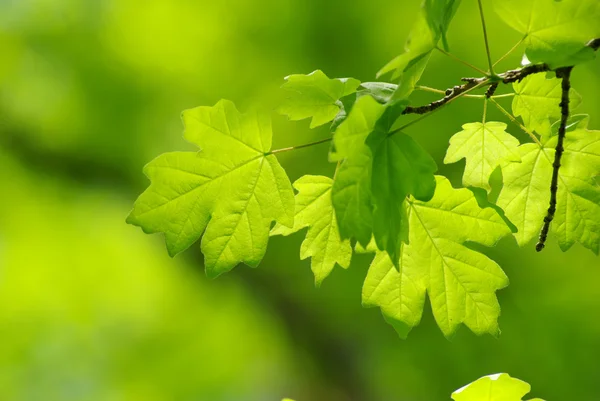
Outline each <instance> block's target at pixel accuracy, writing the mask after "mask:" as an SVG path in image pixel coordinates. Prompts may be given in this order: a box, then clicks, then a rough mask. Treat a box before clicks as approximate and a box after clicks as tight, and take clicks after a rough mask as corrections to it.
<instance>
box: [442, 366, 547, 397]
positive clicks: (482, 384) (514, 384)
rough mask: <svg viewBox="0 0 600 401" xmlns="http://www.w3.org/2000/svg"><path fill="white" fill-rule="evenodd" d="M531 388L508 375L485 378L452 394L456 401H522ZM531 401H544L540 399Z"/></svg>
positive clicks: (502, 374)
mask: <svg viewBox="0 0 600 401" xmlns="http://www.w3.org/2000/svg"><path fill="white" fill-rule="evenodd" d="M530 391H531V386H530V385H529V384H527V383H525V382H524V381H522V380H519V379H515V378H513V377H510V376H509V375H508V374H506V373H498V374H495V375H489V376H484V377H482V378H480V379H477V380H475V381H474V382H473V383H470V384H467V385H466V386H464V387H462V388H460V389H458V390H456V391H455V392H453V393H452V399H453V400H454V401H522V400H523V397H524V396H525V395H527V394H528V393H529V392H530ZM529 401H543V400H542V399H540V398H535V399H531V400H529Z"/></svg>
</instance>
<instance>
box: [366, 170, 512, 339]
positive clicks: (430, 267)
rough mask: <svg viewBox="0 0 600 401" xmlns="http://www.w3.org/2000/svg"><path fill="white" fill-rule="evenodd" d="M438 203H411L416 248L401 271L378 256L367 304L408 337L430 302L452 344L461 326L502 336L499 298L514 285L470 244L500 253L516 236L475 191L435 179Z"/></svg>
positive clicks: (404, 250) (405, 254)
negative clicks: (482, 203) (500, 247)
mask: <svg viewBox="0 0 600 401" xmlns="http://www.w3.org/2000/svg"><path fill="white" fill-rule="evenodd" d="M436 181H437V185H436V191H435V195H434V197H433V198H432V199H431V200H429V201H427V202H423V201H418V200H415V199H414V198H411V199H410V200H409V201H407V202H406V210H407V211H406V214H407V215H408V221H409V226H410V230H409V233H408V234H409V242H408V244H402V247H401V252H400V256H399V259H398V265H399V267H400V269H399V270H397V269H396V268H395V267H394V264H393V263H392V261H391V260H390V258H389V257H388V255H387V254H386V253H383V252H378V253H377V255H376V257H375V260H374V261H373V263H372V264H371V266H370V268H369V272H368V274H367V278H366V279H365V283H364V286H363V295H362V297H363V304H364V305H365V306H378V307H380V308H381V310H382V312H383V315H384V317H385V318H386V320H387V321H388V322H390V323H392V325H393V326H394V328H395V329H396V330H397V331H398V333H399V334H400V335H401V336H402V337H405V336H406V335H407V334H408V332H409V331H410V329H411V328H412V327H414V326H416V325H417V324H419V322H420V320H421V315H422V313H423V306H424V302H425V294H426V293H428V294H429V298H430V300H431V307H432V310H433V314H434V317H435V319H436V321H437V323H438V326H439V327H440V329H441V330H442V332H443V333H444V335H446V336H448V337H449V336H452V335H453V334H454V332H455V331H456V330H457V328H458V326H459V325H460V324H461V323H464V324H465V325H467V326H468V327H469V328H470V329H471V330H472V331H473V332H475V333H476V334H483V333H490V334H492V335H497V334H498V333H499V329H498V322H497V319H498V316H499V314H500V307H499V305H498V301H497V299H496V296H495V291H496V290H499V289H501V288H504V287H506V286H507V285H508V278H507V277H506V275H505V274H504V272H503V271H502V269H500V267H499V266H498V265H497V264H496V263H495V262H494V261H492V260H491V259H489V258H488V257H486V256H485V255H483V254H481V253H479V252H477V251H474V250H472V249H470V248H468V247H466V246H465V245H464V244H465V242H467V241H469V242H477V243H480V244H482V245H485V246H493V245H495V244H496V243H497V242H498V241H499V240H500V239H501V238H502V237H504V236H505V235H508V234H510V232H511V231H510V229H509V228H508V226H507V225H506V223H505V222H504V220H503V219H502V218H501V217H500V215H499V214H498V213H497V212H496V211H495V210H494V209H493V208H488V207H486V208H481V207H480V206H479V205H478V203H477V200H476V198H475V196H474V195H473V193H472V192H471V191H469V190H468V189H464V188H463V189H454V188H452V186H451V185H450V182H449V181H448V180H447V179H446V178H444V177H441V176H436Z"/></svg>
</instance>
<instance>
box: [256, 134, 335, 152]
mask: <svg viewBox="0 0 600 401" xmlns="http://www.w3.org/2000/svg"><path fill="white" fill-rule="evenodd" d="M332 139H333V138H325V139H321V140H320V141H315V142H310V143H305V144H303V145H297V146H290V147H289V148H281V149H275V150H272V151H270V152H267V153H265V155H272V154H275V153H283V152H289V151H291V150H297V149H302V148H308V147H310V146H315V145H320V144H322V143H325V142H330V141H331V140H332Z"/></svg>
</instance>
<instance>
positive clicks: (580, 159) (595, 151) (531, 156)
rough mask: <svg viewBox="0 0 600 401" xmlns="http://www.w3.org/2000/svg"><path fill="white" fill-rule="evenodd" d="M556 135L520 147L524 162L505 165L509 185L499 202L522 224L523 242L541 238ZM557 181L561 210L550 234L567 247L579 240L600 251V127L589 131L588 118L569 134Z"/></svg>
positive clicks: (519, 239) (520, 241) (519, 240)
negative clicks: (541, 141) (541, 142)
mask: <svg viewBox="0 0 600 401" xmlns="http://www.w3.org/2000/svg"><path fill="white" fill-rule="evenodd" d="M556 141H557V136H553V137H551V138H550V139H549V140H548V141H547V142H546V143H545V144H544V145H543V146H542V147H540V146H539V145H537V144H534V143H528V144H524V145H521V146H520V147H519V153H520V155H521V160H522V162H521V163H510V164H508V165H506V166H503V167H502V173H503V178H504V186H503V188H502V190H501V192H500V195H499V197H498V202H497V204H498V206H500V207H501V208H502V209H504V211H505V213H506V217H508V218H509V219H510V220H511V221H512V222H513V223H514V224H515V226H517V228H518V230H519V231H518V232H517V233H515V238H516V240H517V243H518V244H519V245H520V246H524V245H526V244H527V243H528V242H529V241H531V240H532V239H533V238H535V237H537V235H538V234H539V231H540V228H541V227H542V224H543V219H544V217H545V216H546V211H547V209H548V204H549V201H550V181H551V177H552V163H553V162H554V148H555V147H556ZM564 148H565V152H564V153H563V156H562V160H561V167H560V170H559V180H558V196H557V209H556V213H555V217H554V221H553V222H552V225H551V232H553V233H554V235H555V236H556V237H557V238H558V243H559V245H560V248H561V249H562V250H563V251H566V250H568V249H569V248H570V247H571V246H572V245H573V244H574V243H575V242H579V243H581V244H582V245H583V246H584V247H586V248H588V249H590V250H592V251H593V252H594V253H596V254H598V250H599V246H600V186H599V185H598V183H597V182H596V181H595V177H596V176H597V175H598V172H599V171H600V131H590V130H588V129H587V120H581V121H580V122H579V124H578V126H577V127H575V128H574V129H573V130H572V131H569V132H567V134H566V137H565V142H564Z"/></svg>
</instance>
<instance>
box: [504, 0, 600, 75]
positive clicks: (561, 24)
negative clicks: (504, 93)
mask: <svg viewBox="0 0 600 401" xmlns="http://www.w3.org/2000/svg"><path fill="white" fill-rule="evenodd" d="M494 6H495V10H496V13H497V14H498V15H499V16H500V18H502V20H504V22H505V23H506V24H508V25H509V26H510V27H512V28H513V29H515V30H516V31H518V32H520V33H522V34H523V35H525V46H526V54H527V58H528V59H529V61H531V62H533V63H537V62H545V63H548V64H550V65H551V66H552V67H560V66H565V65H574V64H578V63H580V62H583V61H587V60H590V59H592V58H593V57H594V52H593V50H592V49H590V48H587V47H586V46H585V45H586V43H587V42H588V41H590V40H591V39H594V38H597V37H600V23H598V21H600V2H599V1H598V0H561V1H557V0H494Z"/></svg>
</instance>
